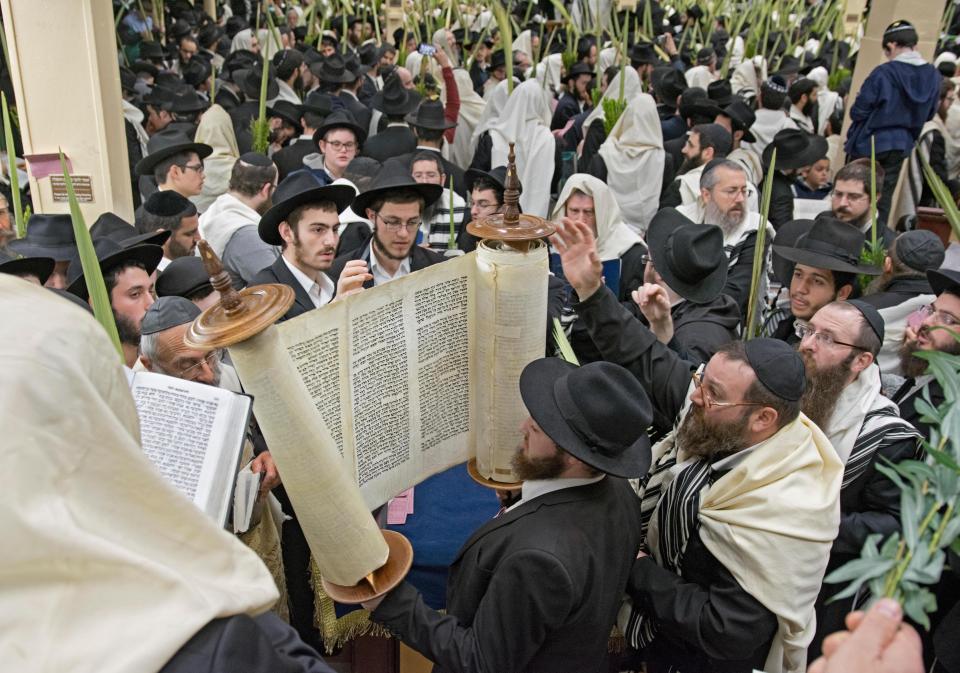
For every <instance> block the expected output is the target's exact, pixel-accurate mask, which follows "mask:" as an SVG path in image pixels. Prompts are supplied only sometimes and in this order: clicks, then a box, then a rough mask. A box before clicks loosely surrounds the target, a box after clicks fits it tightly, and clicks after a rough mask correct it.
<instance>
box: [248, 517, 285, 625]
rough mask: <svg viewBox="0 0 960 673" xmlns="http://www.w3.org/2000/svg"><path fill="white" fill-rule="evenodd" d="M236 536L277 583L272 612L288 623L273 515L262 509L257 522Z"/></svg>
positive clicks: (282, 570) (281, 567)
mask: <svg viewBox="0 0 960 673" xmlns="http://www.w3.org/2000/svg"><path fill="white" fill-rule="evenodd" d="M237 537H238V538H240V541H241V542H243V543H244V544H245V545H247V546H248V547H249V548H250V549H252V550H253V551H254V552H255V553H256V554H257V556H259V557H260V560H261V561H263V564H264V565H265V566H267V570H268V571H270V576H271V577H273V581H274V583H275V584H276V585H277V591H279V592H280V598H278V599H277V602H276V604H274V606H273V612H274V613H276V615H277V616H278V617H280V619H282V620H283V621H285V622H287V623H289V622H290V606H289V602H288V596H287V578H286V575H285V574H284V569H283V553H282V551H281V549H280V531H278V530H277V527H276V525H275V524H274V520H273V517H272V516H270V513H269V512H267V511H264V512H263V515H262V516H261V517H260V521H259V523H257V524H256V525H255V526H251V527H250V530H248V531H247V532H246V533H240V534H238V535H237Z"/></svg>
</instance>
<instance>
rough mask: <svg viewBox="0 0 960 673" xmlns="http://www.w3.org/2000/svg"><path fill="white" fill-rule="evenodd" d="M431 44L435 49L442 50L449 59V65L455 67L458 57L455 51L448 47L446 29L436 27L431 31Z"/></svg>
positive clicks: (458, 62)
mask: <svg viewBox="0 0 960 673" xmlns="http://www.w3.org/2000/svg"><path fill="white" fill-rule="evenodd" d="M432 41H433V46H434V47H436V48H437V49H441V50H443V53H445V54H446V55H447V58H448V59H450V67H451V68H457V67H459V65H460V57H459V56H457V54H456V52H455V51H453V50H452V49H450V43H449V42H447V29H446V28H438V29H437V30H435V31H434V33H433V40H432Z"/></svg>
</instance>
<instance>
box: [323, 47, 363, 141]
mask: <svg viewBox="0 0 960 673" xmlns="http://www.w3.org/2000/svg"><path fill="white" fill-rule="evenodd" d="M366 72H367V69H366V68H365V67H363V66H361V65H360V63H359V62H357V61H355V60H353V59H350V60H345V59H344V58H343V57H342V56H340V55H339V54H335V55H334V56H332V57H331V58H328V59H327V60H326V61H324V62H323V65H322V68H321V70H320V79H321V80H322V81H323V82H324V83H325V84H327V85H329V91H330V93H331V95H332V96H334V97H336V98H339V99H340V102H342V103H343V106H344V107H345V108H346V109H347V111H348V112H350V114H351V115H353V117H354V119H356V120H357V123H358V124H359V125H360V128H362V129H364V131H366V130H367V129H369V128H370V117H371V112H370V108H368V107H367V106H366V105H364V104H363V103H361V102H360V100H359V99H358V98H357V92H358V91H360V87H361V86H362V85H363V75H364V74H365V73H366Z"/></svg>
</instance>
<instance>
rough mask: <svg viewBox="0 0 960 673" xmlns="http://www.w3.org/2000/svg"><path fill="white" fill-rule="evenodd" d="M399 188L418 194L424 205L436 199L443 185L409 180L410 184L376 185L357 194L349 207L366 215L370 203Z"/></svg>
mask: <svg viewBox="0 0 960 673" xmlns="http://www.w3.org/2000/svg"><path fill="white" fill-rule="evenodd" d="M411 180H412V178H411ZM401 189H409V190H413V191H415V192H417V193H418V194H420V196H422V197H423V200H424V207H426V206H429V205H431V204H433V203H434V202H435V201H436V200H437V199H439V198H440V195H441V194H443V187H441V186H440V185H430V184H424V183H420V182H411V183H410V184H402V185H386V186H384V187H377V188H376V189H370V190H367V191H365V192H363V193H362V194H358V195H357V197H356V198H355V199H354V200H353V205H352V206H351V208H352V209H353V212H354V213H356V214H357V215H358V216H360V217H366V212H367V208H369V207H370V204H371V203H373V202H374V201H376V200H377V199H379V198H381V197H383V196H386V195H387V194H389V193H390V192H395V191H398V190H401Z"/></svg>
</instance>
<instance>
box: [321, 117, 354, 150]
mask: <svg viewBox="0 0 960 673" xmlns="http://www.w3.org/2000/svg"><path fill="white" fill-rule="evenodd" d="M333 129H350V130H351V131H353V135H355V136H357V142H358V143H360V144H361V145H362V144H363V143H364V141H365V140H366V139H367V132H366V130H364V129H363V128H361V127H360V125H359V124H354V123H352V122H348V121H334V122H331V123H329V124H324V125H323V126H321V127H319V128H318V129H317V130H316V131H314V132H313V142H314V143H315V144H316V145H317V146H318V147H319V145H320V141H321V140H323V136H325V135H327V131H332V130H333Z"/></svg>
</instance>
